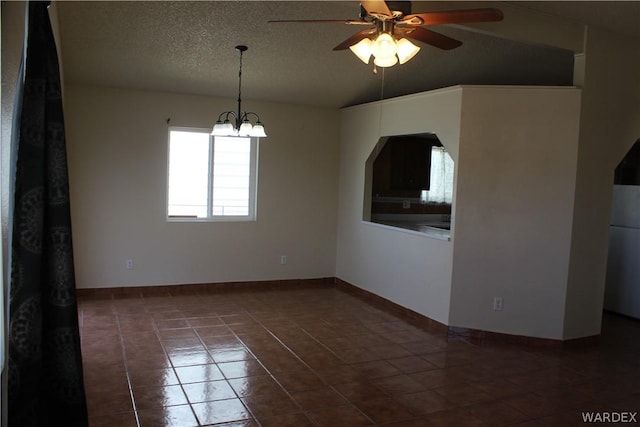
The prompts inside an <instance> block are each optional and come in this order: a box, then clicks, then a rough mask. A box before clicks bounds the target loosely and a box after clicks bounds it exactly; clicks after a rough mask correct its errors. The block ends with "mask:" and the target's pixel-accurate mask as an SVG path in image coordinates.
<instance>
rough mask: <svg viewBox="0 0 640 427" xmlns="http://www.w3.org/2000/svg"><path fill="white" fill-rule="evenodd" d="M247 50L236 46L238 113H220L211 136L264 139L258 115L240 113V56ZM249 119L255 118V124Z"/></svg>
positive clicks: (262, 127) (262, 126) (241, 46)
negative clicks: (237, 58)
mask: <svg viewBox="0 0 640 427" xmlns="http://www.w3.org/2000/svg"><path fill="white" fill-rule="evenodd" d="M247 49H248V47H247V46H243V45H240V46H236V50H237V51H238V52H240V69H239V72H238V111H237V112H236V111H225V112H223V113H220V115H219V116H218V120H217V121H216V123H215V124H214V125H213V129H212V130H211V135H213V136H243V137H256V138H266V137H267V134H266V132H265V131H264V125H263V124H262V122H261V121H260V117H259V116H258V114H256V113H253V112H251V111H246V112H245V111H242V54H243V53H244V52H246V51H247ZM251 118H255V124H253V123H251V120H250V119H251Z"/></svg>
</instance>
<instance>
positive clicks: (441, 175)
mask: <svg viewBox="0 0 640 427" xmlns="http://www.w3.org/2000/svg"><path fill="white" fill-rule="evenodd" d="M429 182H430V186H429V190H423V191H422V193H421V195H420V201H421V202H422V201H426V202H427V203H447V204H449V205H450V204H451V203H452V201H453V159H451V156H450V155H449V153H447V151H446V150H445V149H444V147H431V171H430V179H429ZM423 195H424V196H423Z"/></svg>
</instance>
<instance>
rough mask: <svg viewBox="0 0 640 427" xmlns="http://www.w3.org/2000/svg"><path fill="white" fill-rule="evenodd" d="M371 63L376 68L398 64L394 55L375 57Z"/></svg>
mask: <svg viewBox="0 0 640 427" xmlns="http://www.w3.org/2000/svg"><path fill="white" fill-rule="evenodd" d="M373 63H374V64H375V65H376V66H378V67H382V68H385V67H392V66H394V65H396V64H397V63H398V57H397V56H395V55H392V56H386V57H375V58H374V59H373Z"/></svg>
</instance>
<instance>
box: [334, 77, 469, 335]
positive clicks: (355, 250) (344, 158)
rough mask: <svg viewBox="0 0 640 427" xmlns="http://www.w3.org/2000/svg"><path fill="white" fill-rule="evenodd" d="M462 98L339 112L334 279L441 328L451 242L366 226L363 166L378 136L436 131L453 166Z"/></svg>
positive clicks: (412, 99) (427, 98) (406, 100)
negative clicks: (338, 171) (336, 241)
mask: <svg viewBox="0 0 640 427" xmlns="http://www.w3.org/2000/svg"><path fill="white" fill-rule="evenodd" d="M460 100H461V90H460V88H451V89H443V90H438V91H433V92H427V93H421V94H417V95H410V96H405V97H400V98H396V99H392V100H387V101H381V102H375V103H371V104H366V105H361V106H357V107H351V108H346V109H344V110H342V123H343V126H342V135H341V140H342V142H341V149H340V195H339V208H338V230H339V231H338V249H337V261H336V263H337V265H336V276H337V277H338V278H340V279H343V280H345V281H347V282H349V283H351V284H353V285H355V286H358V287H361V288H363V289H365V290H367V291H369V292H373V293H375V294H377V295H380V296H382V297H384V298H386V299H388V300H391V301H393V302H395V303H397V304H399V305H401V306H404V307H407V308H410V309H412V310H414V311H416V312H419V313H422V314H425V315H427V316H429V317H430V318H432V319H435V320H437V321H439V322H442V323H448V318H449V295H450V287H451V265H452V247H453V246H452V242H449V241H446V240H438V239H435V238H432V237H428V236H425V235H418V234H413V233H408V232H405V231H398V229H389V228H386V227H384V226H380V225H377V224H371V223H368V222H363V221H362V218H363V211H362V210H363V204H364V179H365V162H366V160H367V158H368V157H369V154H370V153H371V151H372V150H373V148H374V147H375V145H376V143H377V142H378V140H379V138H380V137H384V136H390V135H403V134H413V133H422V132H434V133H436V134H437V136H438V138H439V139H440V141H441V142H442V144H443V145H444V146H445V147H446V148H447V150H448V151H449V152H450V153H451V155H452V158H453V159H454V161H455V160H456V158H457V153H458V141H459V137H460V136H459V135H460ZM454 209H455V207H454ZM454 215H455V213H454Z"/></svg>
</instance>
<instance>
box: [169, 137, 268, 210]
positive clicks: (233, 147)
mask: <svg viewBox="0 0 640 427" xmlns="http://www.w3.org/2000/svg"><path fill="white" fill-rule="evenodd" d="M168 169H169V177H168V192H167V195H168V196H167V216H168V218H169V219H172V220H187V221H189V220H194V221H197V220H205V221H251V220H254V219H255V201H256V169H257V141H256V138H249V137H228V136H224V137H220V136H215V137H214V136H211V135H210V131H209V130H207V129H192V128H170V129H169V167H168Z"/></svg>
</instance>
